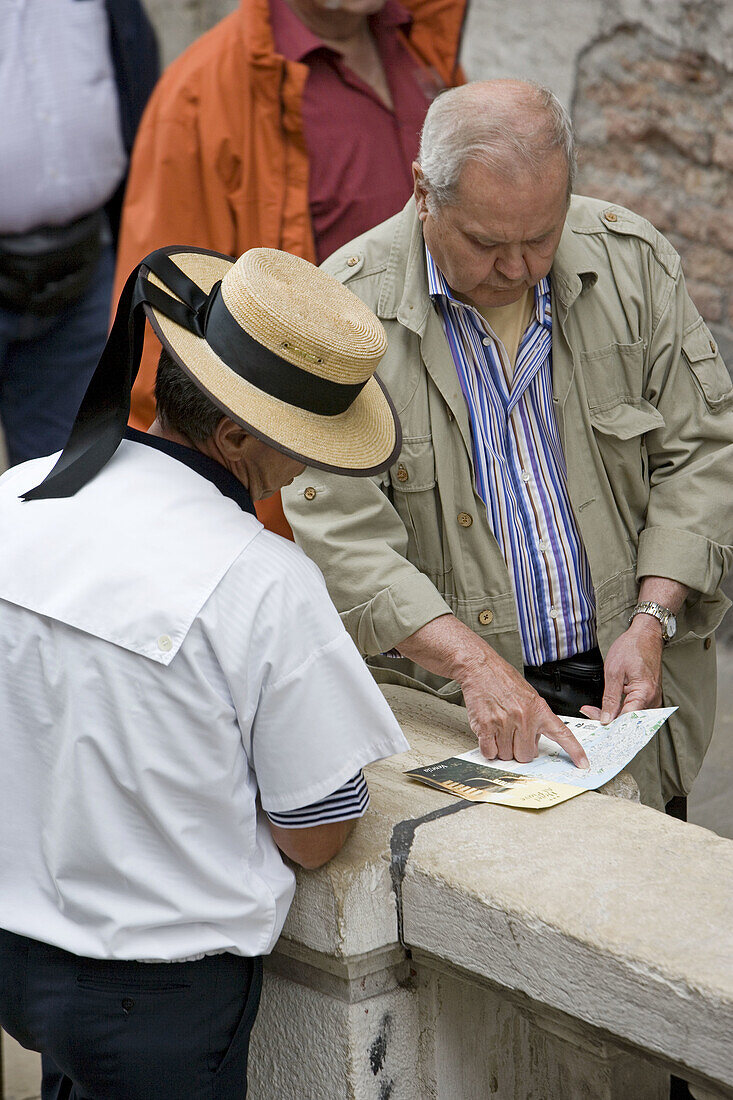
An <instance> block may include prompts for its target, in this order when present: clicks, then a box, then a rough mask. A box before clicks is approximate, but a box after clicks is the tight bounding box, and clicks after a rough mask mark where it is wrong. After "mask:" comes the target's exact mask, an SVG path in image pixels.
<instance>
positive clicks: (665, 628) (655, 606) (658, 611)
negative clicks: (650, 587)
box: [629, 600, 677, 644]
mask: <svg viewBox="0 0 733 1100" xmlns="http://www.w3.org/2000/svg"><path fill="white" fill-rule="evenodd" d="M635 615H651V616H652V618H654V619H658V620H659V622H660V623H661V624H662V640H663V641H664V643H665V644H666V643H667V642H671V641H672V639H673V638H674V636H675V634H676V633H677V619H676V618H675V616H674V615H673V614H672V612H671V611H670V610H669V608H668V607H662V605H661V604H660V603H654V602H653V601H651V600H649V601H648V602H646V603H638V604H637V605H636V607H635V608H634V610H633V611H632V612H631V615H630V616H629V626H631V622H632V620H633V618H634V616H635Z"/></svg>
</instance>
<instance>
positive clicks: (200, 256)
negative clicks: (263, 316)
mask: <svg viewBox="0 0 733 1100" xmlns="http://www.w3.org/2000/svg"><path fill="white" fill-rule="evenodd" d="M165 251H166V252H167V254H168V255H169V256H170V257H171V259H172V260H173V261H174V262H175V263H176V264H177V266H178V267H180V269H181V270H182V271H183V272H184V274H186V275H187V276H188V277H189V279H192V280H193V282H195V283H196V284H197V285H198V286H200V287H201V289H202V290H203V291H204V292H205V293H206V294H208V293H209V291H210V290H211V288H212V287H213V285H214V283H216V282H217V281H218V280H219V279H222V278H223V277H224V275H226V273H227V271H228V270H229V268H230V267H231V266H232V264H233V262H234V261H233V260H232V259H231V257H228V256H223V255H221V254H220V253H215V252H210V251H207V250H206V249H195V248H187V249H182V248H171V249H166V250H165ZM145 274H146V275H147V278H148V279H149V280H150V282H152V283H154V284H156V285H158V286H161V287H163V289H164V290H166V291H167V293H168V294H171V293H172V292H171V290H170V288H169V287H166V286H165V284H164V283H162V282H161V280H159V279H158V278H157V277H156V276H155V275H154V274H153V273H152V272H150V271H149V270H147V271H145ZM145 310H146V313H147V315H148V319H149V320H150V323H151V325H152V327H153V330H154V331H155V334H156V336H157V337H158V338H159V340H160V341H161V343H162V344H163V345H164V347H166V348H167V349H168V351H169V352H170V354H171V355H172V356H173V359H174V360H175V362H176V363H178V365H179V366H180V367H181V368H182V370H184V371H185V372H186V374H188V375H189V377H191V378H192V379H193V381H194V382H195V383H196V385H197V386H198V387H199V389H201V390H202V391H203V392H204V393H206V394H207V395H208V396H209V397H210V398H211V400H212V401H213V402H214V403H215V404H216V405H217V406H218V407H219V408H220V409H221V410H222V412H224V413H225V414H226V415H227V416H230V417H231V418H232V420H235V421H236V422H237V423H238V424H240V425H241V426H242V427H243V428H244V429H245V430H246V431H249V432H251V433H252V434H253V435H255V436H257V438H258V439H261V440H262V441H263V442H264V443H267V444H269V445H270V446H272V447H274V448H275V449H276V450H278V451H280V452H282V453H283V454H286V455H289V456H290V457H291V458H294V459H297V460H298V461H300V462H303V463H305V465H307V466H315V467H317V468H319V469H322V470H333V471H336V472H338V473H342V474H351V475H352V476H356V477H369V476H371V475H373V474H377V473H379V472H380V471H382V470H384V469H386V468H387V467H388V466H390V465H391V464H392V463H393V462H394V460H395V459H396V457H397V455H398V454H399V451H400V447H401V444H402V439H401V431H400V423H399V419H398V417H397V414H396V412H395V409H394V406H393V404H392V401H391V398H390V397H389V394H388V393H387V391H386V389H385V388H384V386H383V385H382V383H381V381H380V380H379V379H378V378H377V377H376V375H374V376H373V377H372V378H370V379H369V380H368V381H367V383H366V385H365V386H364V388H363V389H362V390H361V392H360V393H359V394H358V396H357V397H356V399H355V400H354V402H353V403H352V404H351V405H350V406H349V408H348V409H347V410H346V411H345V412H342V413H339V414H337V415H336V416H322V415H319V414H317V413H313V412H310V411H309V410H307V409H301V408H298V407H297V406H295V405H290V404H288V403H287V402H285V401H281V400H279V399H278V398H276V397H272V396H271V395H270V394H268V393H265V392H264V391H263V390H260V389H258V388H257V387H256V386H253V385H252V384H251V383H250V382H248V381H247V380H246V379H245V378H242V377H241V376H240V375H238V374H237V373H236V372H235V371H233V370H232V369H231V368H230V367H228V366H227V364H226V363H225V362H224V361H223V360H222V359H220V358H219V356H218V355H216V353H215V352H214V351H212V349H211V348H210V347H209V345H208V344H207V342H206V340H204V339H203V338H202V337H200V336H197V335H196V334H195V333H193V332H190V331H189V330H188V329H186V328H184V327H183V326H182V325H179V324H177V323H176V322H175V321H172V320H170V318H168V317H166V316H165V315H164V314H163V313H161V312H160V310H157V309H155V307H153V306H151V305H146V307H145ZM250 335H252V336H254V337H255V338H256V333H250ZM303 380H304V384H305V385H307V382H308V373H307V371H303Z"/></svg>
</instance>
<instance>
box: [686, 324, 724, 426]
mask: <svg viewBox="0 0 733 1100" xmlns="http://www.w3.org/2000/svg"><path fill="white" fill-rule="evenodd" d="M682 351H683V352H684V355H685V358H686V359H687V362H688V364H689V367H690V370H691V371H692V373H693V374H694V376H695V379H696V381H697V383H698V385H699V387H700V389H701V390H702V393H703V397H704V398H705V401H706V402H707V404H708V406H709V408H711V409H713V410H717V409H720V408H723V407H725V406H727V405H729V404H731V402H733V382H732V381H731V377H730V375H729V374H728V369H727V367H726V365H725V363H724V362H723V360H722V359H721V357H720V353H719V352H718V345H717V344H716V342H715V340H713V337H712V333H711V332H710V329H709V328H708V326H707V325H706V324H705V322H704V321H703V319H702V317H701V318H700V319H699V320H698V321H696V323H695V324H694V325H693V327H692V328H691V329H690V331H689V332H686V333H685V335H684V336H683V338H682Z"/></svg>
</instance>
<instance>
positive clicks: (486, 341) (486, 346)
mask: <svg viewBox="0 0 733 1100" xmlns="http://www.w3.org/2000/svg"><path fill="white" fill-rule="evenodd" d="M481 343H482V344H483V345H484V347H485V348H488V346H489V345H490V343H491V340H490V339H489V337H488V336H484V338H483V340H482V341H481Z"/></svg>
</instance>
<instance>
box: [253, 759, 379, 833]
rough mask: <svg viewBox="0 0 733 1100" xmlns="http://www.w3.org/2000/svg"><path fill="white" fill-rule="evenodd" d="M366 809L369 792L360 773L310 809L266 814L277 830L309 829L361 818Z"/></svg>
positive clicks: (314, 803)
mask: <svg viewBox="0 0 733 1100" xmlns="http://www.w3.org/2000/svg"><path fill="white" fill-rule="evenodd" d="M368 805H369V788H368V787H367V781H366V779H365V778H364V772H362V771H360V772H359V774H358V775H355V776H354V778H353V779H350V780H349V781H348V783H344V785H343V787H339V789H338V790H337V791H334V792H333V794H329V795H327V796H326V798H322V799H321V801H320V802H312V803H311V805H310V806H303V807H302V808H301V809H298V810H286V811H285V812H284V813H271V812H270V811H266V812H267V816H268V817H269V819H270V821H271V822H272V823H273V825H277V826H278V827H279V828H280V829H308V828H311V827H312V826H313V825H328V824H329V822H332V821H350V820H351V819H352V818H355V817H362V816H363V815H364V814H365V813H366V809H367V806H368Z"/></svg>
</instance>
